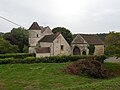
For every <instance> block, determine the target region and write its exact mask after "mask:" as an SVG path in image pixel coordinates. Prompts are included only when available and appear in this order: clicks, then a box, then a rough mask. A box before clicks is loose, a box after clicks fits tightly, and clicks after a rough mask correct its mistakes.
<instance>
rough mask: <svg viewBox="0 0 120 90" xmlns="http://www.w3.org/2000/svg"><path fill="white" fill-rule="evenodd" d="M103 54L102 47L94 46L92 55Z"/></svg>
mask: <svg viewBox="0 0 120 90" xmlns="http://www.w3.org/2000/svg"><path fill="white" fill-rule="evenodd" d="M103 54H104V45H95V52H94V55H103Z"/></svg>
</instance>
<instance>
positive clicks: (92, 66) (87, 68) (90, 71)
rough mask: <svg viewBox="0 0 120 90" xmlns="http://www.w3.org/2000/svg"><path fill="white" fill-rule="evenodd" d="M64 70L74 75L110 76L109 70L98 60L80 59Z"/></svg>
mask: <svg viewBox="0 0 120 90" xmlns="http://www.w3.org/2000/svg"><path fill="white" fill-rule="evenodd" d="M64 72H66V73H69V74H73V75H86V76H90V77H93V78H108V77H109V75H110V74H109V72H108V71H107V70H106V69H104V68H103V67H102V64H101V63H100V62H99V61H96V60H78V61H76V62H74V63H72V64H70V65H68V66H67V67H66V68H65V69H64Z"/></svg>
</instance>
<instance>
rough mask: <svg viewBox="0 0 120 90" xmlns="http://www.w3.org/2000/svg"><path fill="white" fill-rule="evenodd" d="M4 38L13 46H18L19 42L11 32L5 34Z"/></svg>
mask: <svg viewBox="0 0 120 90" xmlns="http://www.w3.org/2000/svg"><path fill="white" fill-rule="evenodd" d="M3 38H4V39H5V40H8V41H9V42H10V43H11V44H12V45H17V40H16V39H15V37H13V36H12V35H11V33H10V32H8V33H5V34H4V35H3Z"/></svg>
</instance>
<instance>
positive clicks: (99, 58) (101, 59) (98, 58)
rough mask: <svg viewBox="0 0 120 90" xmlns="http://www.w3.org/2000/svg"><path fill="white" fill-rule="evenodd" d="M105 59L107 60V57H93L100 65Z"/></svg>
mask: <svg viewBox="0 0 120 90" xmlns="http://www.w3.org/2000/svg"><path fill="white" fill-rule="evenodd" d="M105 59H107V56H105V55H101V56H96V57H95V60H97V61H100V62H101V63H103V62H104V60H105Z"/></svg>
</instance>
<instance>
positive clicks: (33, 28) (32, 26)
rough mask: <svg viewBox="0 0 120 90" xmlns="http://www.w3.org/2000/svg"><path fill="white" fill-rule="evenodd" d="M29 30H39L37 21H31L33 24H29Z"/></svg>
mask: <svg viewBox="0 0 120 90" xmlns="http://www.w3.org/2000/svg"><path fill="white" fill-rule="evenodd" d="M29 30H41V27H40V26H39V25H38V23H37V22H33V24H32V25H31V26H30V28H29Z"/></svg>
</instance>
